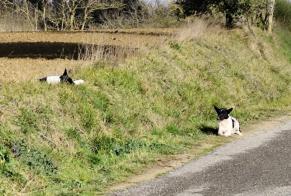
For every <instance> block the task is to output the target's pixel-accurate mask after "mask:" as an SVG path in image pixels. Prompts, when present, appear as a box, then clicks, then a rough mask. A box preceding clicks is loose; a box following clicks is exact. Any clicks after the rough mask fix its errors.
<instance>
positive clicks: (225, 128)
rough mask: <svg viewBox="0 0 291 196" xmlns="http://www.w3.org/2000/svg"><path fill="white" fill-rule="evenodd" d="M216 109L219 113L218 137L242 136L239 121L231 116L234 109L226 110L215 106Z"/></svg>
mask: <svg viewBox="0 0 291 196" xmlns="http://www.w3.org/2000/svg"><path fill="white" fill-rule="evenodd" d="M214 109H215V111H216V113H217V120H218V135H221V136H225V137H228V136H231V135H232V134H238V135H242V133H241V131H240V127H239V122H238V120H237V119H235V118H234V117H232V116H230V115H229V114H230V112H231V111H232V110H233V108H230V109H226V108H218V107H216V106H214Z"/></svg>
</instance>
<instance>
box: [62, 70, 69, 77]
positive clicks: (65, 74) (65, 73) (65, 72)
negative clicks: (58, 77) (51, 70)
mask: <svg viewBox="0 0 291 196" xmlns="http://www.w3.org/2000/svg"><path fill="white" fill-rule="evenodd" d="M67 75H68V72H67V68H65V71H64V73H63V76H67Z"/></svg>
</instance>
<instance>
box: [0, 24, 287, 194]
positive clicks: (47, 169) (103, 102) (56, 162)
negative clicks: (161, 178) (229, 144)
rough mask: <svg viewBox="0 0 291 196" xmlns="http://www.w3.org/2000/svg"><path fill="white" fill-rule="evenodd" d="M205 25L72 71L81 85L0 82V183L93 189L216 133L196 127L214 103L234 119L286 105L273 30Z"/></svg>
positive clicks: (280, 51) (211, 121)
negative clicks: (121, 59)
mask: <svg viewBox="0 0 291 196" xmlns="http://www.w3.org/2000/svg"><path fill="white" fill-rule="evenodd" d="M206 31H208V33H205V32H204V35H200V34H199V33H197V34H195V35H196V36H197V37H193V38H192V39H190V38H189V37H187V36H185V34H186V33H182V34H181V35H183V36H181V37H180V38H179V39H177V40H176V39H173V40H171V41H167V42H165V43H164V45H163V46H161V47H160V48H159V49H152V50H150V51H148V52H147V53H146V54H144V55H143V56H142V57H138V58H134V59H130V60H128V61H127V62H125V63H123V64H122V65H120V66H119V67H114V68H111V67H109V66H106V65H105V64H102V63H99V64H96V65H94V66H93V67H90V68H84V69H81V70H79V71H76V72H75V73H74V77H76V78H82V79H85V80H86V85H84V86H77V87H74V86H68V85H58V86H50V85H44V84H39V83H37V82H26V83H23V84H21V83H3V84H1V89H0V94H1V97H0V105H1V117H0V120H1V125H0V184H1V186H0V192H1V193H7V194H9V193H14V194H15V193H31V194H33V193H35V194H36V193H41V192H42V193H44V192H45V193H47V194H56V193H72V192H75V193H88V194H89V193H96V192H99V191H102V190H104V188H106V187H107V186H109V185H111V184H113V183H114V182H118V181H122V180H123V179H125V178H126V177H127V176H129V175H132V174H134V173H137V172H139V171H140V170H141V168H144V167H145V166H146V165H148V164H150V163H153V162H154V161H155V160H157V158H158V157H160V156H164V155H171V154H176V153H183V152H185V151H187V149H191V148H193V146H195V145H197V144H198V142H201V141H203V140H206V139H207V138H211V137H212V138H214V139H213V142H214V144H213V145H215V142H219V141H221V140H224V138H219V137H216V136H214V135H211V134H209V133H205V132H203V131H206V130H211V128H214V127H215V126H216V120H215V113H214V111H213V108H212V105H213V104H217V105H219V106H226V107H230V106H232V107H234V108H235V109H234V113H233V114H234V116H236V117H238V119H240V121H241V122H242V124H245V123H246V122H247V121H250V120H253V119H261V118H263V117H266V116H268V115H270V114H271V113H273V112H275V111H284V110H286V108H287V106H288V105H289V104H290V102H291V100H290V82H291V77H290V71H291V66H290V62H288V61H287V58H286V57H287V56H286V54H287V51H288V50H290V48H288V47H290V46H288V45H287V46H286V45H285V47H282V46H281V43H282V40H281V38H280V36H277V35H276V36H275V37H273V38H272V37H270V36H267V35H265V34H264V33H263V32H261V31H256V34H257V36H256V37H253V35H251V34H249V33H246V32H244V31H243V30H234V31H224V30H218V31H217V29H216V30H215V31H214V30H213V32H211V29H208V30H206ZM289 37H290V34H289ZM209 127H210V128H209ZM216 138H217V139H216Z"/></svg>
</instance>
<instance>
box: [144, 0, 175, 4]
mask: <svg viewBox="0 0 291 196" xmlns="http://www.w3.org/2000/svg"><path fill="white" fill-rule="evenodd" d="M144 1H145V2H148V3H151V4H155V3H156V1H157V0H144ZM158 1H159V2H160V3H162V4H164V5H168V2H169V1H171V0H158Z"/></svg>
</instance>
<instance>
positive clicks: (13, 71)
mask: <svg viewBox="0 0 291 196" xmlns="http://www.w3.org/2000/svg"><path fill="white" fill-rule="evenodd" d="M88 64H89V62H86V61H73V60H63V59H56V60H47V59H8V58H0V83H7V82H22V81H30V80H36V79H38V78H41V77H43V76H46V75H57V74H61V73H62V72H63V71H64V69H65V68H67V69H69V70H78V69H79V68H81V67H84V66H87V65H88Z"/></svg>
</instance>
